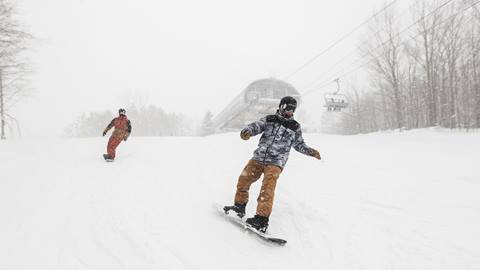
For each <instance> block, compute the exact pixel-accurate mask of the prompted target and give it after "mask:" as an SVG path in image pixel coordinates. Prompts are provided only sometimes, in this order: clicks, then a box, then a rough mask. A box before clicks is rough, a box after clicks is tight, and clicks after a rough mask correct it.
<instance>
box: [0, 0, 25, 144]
mask: <svg viewBox="0 0 480 270" xmlns="http://www.w3.org/2000/svg"><path fill="white" fill-rule="evenodd" d="M31 38H32V37H31V35H30V34H28V33H26V32H25V31H24V29H23V26H22V24H21V23H20V22H19V20H18V19H17V14H16V7H15V4H14V3H13V2H12V1H7V0H0V139H2V140H4V139H6V136H7V135H6V128H7V127H8V128H9V130H10V134H12V133H13V130H15V129H14V127H16V130H18V132H19V130H20V126H19V124H18V122H17V120H16V119H15V117H14V116H13V115H11V113H10V110H11V109H12V108H13V107H14V106H15V104H17V102H18V101H19V100H21V98H23V97H24V96H25V95H26V94H27V74H28V62H27V59H26V58H25V56H24V52H25V51H26V50H27V42H28V41H29V40H30V39H31Z"/></svg>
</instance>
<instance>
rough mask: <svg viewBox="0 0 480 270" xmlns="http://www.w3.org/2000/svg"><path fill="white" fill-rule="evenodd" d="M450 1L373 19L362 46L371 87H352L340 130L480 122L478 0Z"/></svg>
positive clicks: (427, 0) (417, 4) (429, 1)
mask: <svg viewBox="0 0 480 270" xmlns="http://www.w3.org/2000/svg"><path fill="white" fill-rule="evenodd" d="M447 2H448V5H447V4H446V3H447ZM447 2H445V1H436V0H421V1H414V3H413V4H412V6H411V7H410V9H409V10H408V11H407V12H406V13H402V14H400V13H399V12H398V10H397V9H388V11H386V12H384V13H382V14H381V15H380V16H378V17H375V19H374V20H373V21H372V22H371V23H370V25H369V27H368V30H367V34H366V35H365V37H366V38H365V39H364V40H362V41H361V42H360V46H359V50H360V53H361V55H362V57H363V58H364V59H366V60H365V61H364V63H363V64H362V65H363V68H364V71H365V72H366V74H367V79H368V87H366V88H365V89H359V87H355V86H353V87H352V89H350V91H349V93H348V97H349V101H350V105H351V106H350V109H349V111H347V112H346V113H343V114H342V116H341V119H340V121H339V123H340V125H339V130H340V132H341V133H344V134H356V133H367V132H374V131H379V130H388V129H400V130H402V129H416V128H424V127H434V126H440V127H446V128H462V129H467V130H469V129H473V128H480V9H479V8H478V7H477V4H478V3H479V1H478V0H475V1H474V0H467V1H447ZM479 6H480V5H479ZM405 18H408V19H405Z"/></svg>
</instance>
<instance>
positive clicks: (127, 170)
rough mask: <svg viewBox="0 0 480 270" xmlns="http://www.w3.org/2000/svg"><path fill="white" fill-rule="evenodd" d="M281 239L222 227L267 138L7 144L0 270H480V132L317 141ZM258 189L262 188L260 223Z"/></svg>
mask: <svg viewBox="0 0 480 270" xmlns="http://www.w3.org/2000/svg"><path fill="white" fill-rule="evenodd" d="M304 137H305V139H306V141H307V143H308V144H309V145H311V146H313V147H316V148H318V149H319V150H320V152H321V154H322V156H323V158H324V160H323V161H317V160H315V159H313V158H310V157H306V156H303V155H301V154H298V153H296V152H294V151H293V152H292V154H291V157H290V161H289V163H288V164H287V167H286V168H285V170H284V172H283V174H282V175H281V178H280V179H279V182H278V186H277V192H276V198H275V205H274V211H273V214H272V216H271V223H270V229H269V230H270V232H271V233H273V234H275V235H278V236H282V237H285V238H286V239H287V240H288V241H289V242H288V244H287V245H286V246H284V247H278V246H271V245H268V244H265V243H264V242H262V241H259V240H258V239H257V238H255V237H252V236H250V235H248V234H245V233H244V232H242V231H240V230H239V229H238V228H236V227H234V226H232V224H230V223H228V222H225V220H224V219H223V218H222V217H220V216H219V215H218V213H217V212H215V210H214V209H213V204H214V203H220V204H226V203H231V201H232V198H233V193H234V188H235V183H236V179H237V176H238V174H239V173H240V171H241V170H242V168H243V166H244V164H245V163H246V162H247V160H248V159H249V158H250V156H251V153H252V151H253V150H254V148H255V145H256V142H257V138H253V139H252V140H250V141H248V142H244V141H241V140H240V139H239V137H238V134H224V135H215V136H210V137H206V138H188V137H187V138H182V137H171V138H136V137H132V138H131V139H130V140H129V141H128V142H126V143H123V144H121V145H120V147H119V149H118V150H119V151H118V159H117V160H116V161H115V162H114V163H106V162H104V161H103V160H102V158H101V154H102V153H103V151H104V148H105V144H106V138H95V139H58V140H22V141H2V142H0V269H4V270H10V269H28V270H31V269H61V270H65V269H101V270H105V269H130V270H133V269H135V270H138V269H348V270H352V269H365V270H374V269H379V270H380V269H381V270H385V269H421V270H425V269H433V270H441V269H461V270H469V269H472V270H478V269H480V229H479V228H480V168H479V158H478V155H479V153H480V134H479V133H462V132H453V133H451V132H441V131H432V130H420V131H412V132H404V133H377V134H370V135H359V136H331V135H328V136H327V135H316V134H305V135H304ZM258 188H259V183H257V184H256V185H255V186H254V187H253V188H252V190H251V197H252V201H251V203H250V204H249V206H248V211H249V214H253V210H254V207H255V204H256V202H255V200H254V199H255V198H256V194H258Z"/></svg>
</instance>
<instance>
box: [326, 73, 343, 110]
mask: <svg viewBox="0 0 480 270" xmlns="http://www.w3.org/2000/svg"><path fill="white" fill-rule="evenodd" d="M334 82H336V83H337V91H335V92H334V93H330V94H325V96H324V98H325V107H327V111H329V112H340V111H341V110H342V109H345V108H347V107H348V99H347V97H346V96H345V95H344V94H339V93H338V92H340V79H338V78H337V79H335V80H334Z"/></svg>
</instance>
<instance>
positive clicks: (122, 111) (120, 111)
mask: <svg viewBox="0 0 480 270" xmlns="http://www.w3.org/2000/svg"><path fill="white" fill-rule="evenodd" d="M126 113H127V111H125V109H119V110H118V114H121V115H125V114H126Z"/></svg>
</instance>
